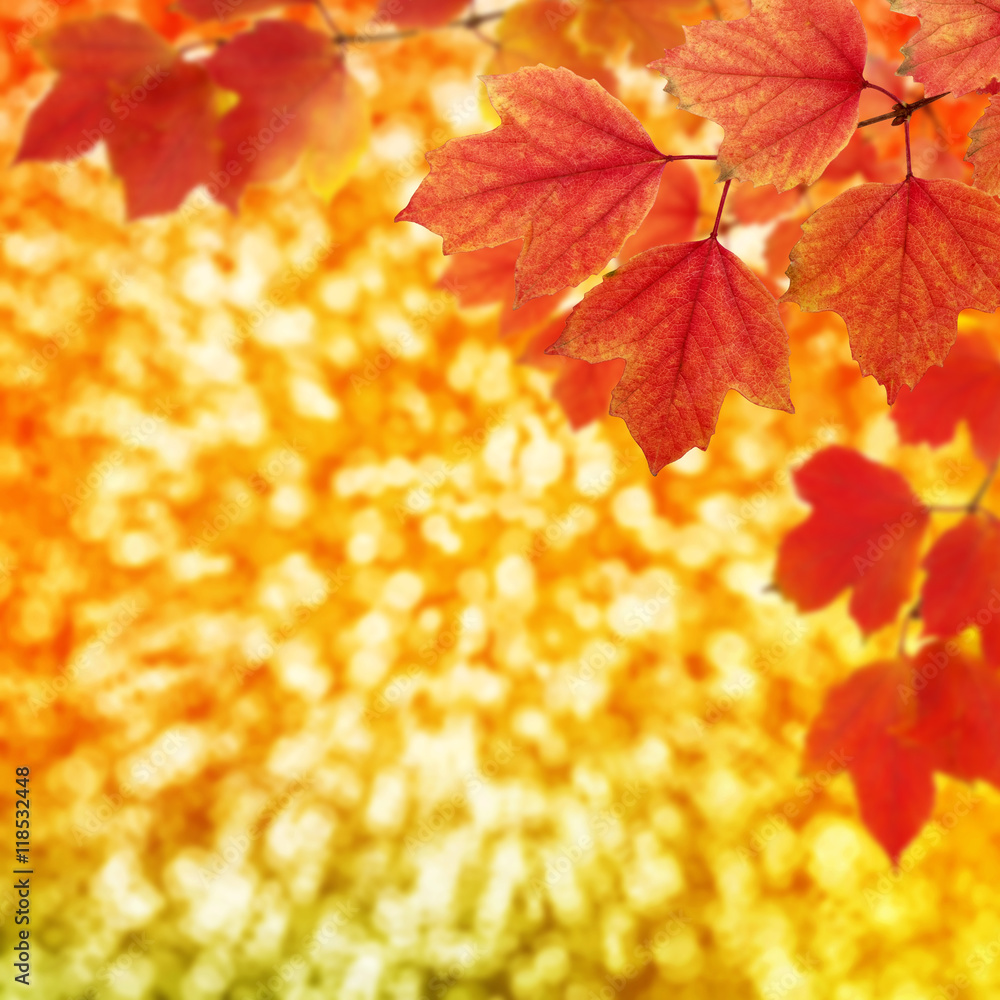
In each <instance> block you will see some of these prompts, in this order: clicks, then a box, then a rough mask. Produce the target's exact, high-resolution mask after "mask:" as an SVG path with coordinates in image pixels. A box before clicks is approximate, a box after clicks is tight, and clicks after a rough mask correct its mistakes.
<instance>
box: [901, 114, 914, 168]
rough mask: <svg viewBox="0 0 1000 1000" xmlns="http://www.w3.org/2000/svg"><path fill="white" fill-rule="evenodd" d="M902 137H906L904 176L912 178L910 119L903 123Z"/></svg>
mask: <svg viewBox="0 0 1000 1000" xmlns="http://www.w3.org/2000/svg"><path fill="white" fill-rule="evenodd" d="M903 135H905V136H906V176H907V177H912V176H913V164H912V163H911V162H910V119H909V118H907V119H906V121H905V122H903Z"/></svg>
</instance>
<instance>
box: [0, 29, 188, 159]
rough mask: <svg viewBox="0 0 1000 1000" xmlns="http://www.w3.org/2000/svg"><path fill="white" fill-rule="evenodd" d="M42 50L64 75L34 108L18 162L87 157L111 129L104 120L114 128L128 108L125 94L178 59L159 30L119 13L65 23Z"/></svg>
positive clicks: (50, 63) (46, 40) (54, 67)
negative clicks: (123, 98)
mask: <svg viewBox="0 0 1000 1000" xmlns="http://www.w3.org/2000/svg"><path fill="white" fill-rule="evenodd" d="M40 50H41V52H42V55H43V57H44V58H45V60H46V62H47V63H48V64H49V65H50V66H51V67H52V68H53V69H54V70H57V71H58V72H59V74H60V76H59V78H58V79H57V80H56V82H55V85H54V86H53V87H52V89H51V90H50V91H49V92H48V93H47V94H46V95H45V97H44V98H43V100H42V102H41V104H39V105H38V107H36V108H35V109H34V111H33V112H32V113H31V117H30V118H29V119H28V124H27V127H26V128H25V130H24V136H23V138H22V139H21V146H20V149H19V150H18V152H17V157H16V159H15V161H14V162H15V163H18V162H21V161H22V160H69V159H73V158H74V157H76V156H82V155H83V154H84V153H86V152H88V151H89V150H90V149H92V148H93V147H94V146H95V145H96V144H97V143H98V142H100V141H101V139H103V138H104V136H105V135H106V134H107V132H106V131H105V129H104V128H102V127H101V126H102V123H104V124H105V125H106V126H107V127H108V128H111V127H114V126H115V125H116V123H118V122H120V121H121V118H122V114H123V113H127V111H128V108H127V106H126V105H125V104H124V103H123V102H122V101H121V97H120V95H124V94H127V93H128V91H129V90H131V88H132V86H133V85H134V84H133V81H135V80H136V78H139V80H140V81H141V78H142V76H143V75H144V74H147V73H148V71H149V68H150V67H151V66H153V67H155V66H157V65H159V66H164V65H170V64H171V63H172V62H173V52H172V50H171V48H170V46H169V45H167V43H166V42H165V41H164V40H163V39H162V38H160V36H159V35H157V34H155V33H154V32H152V31H150V29H149V28H147V27H146V26H145V25H142V24H138V23H136V22H134V21H125V20H123V19H122V18H120V17H116V16H114V15H109V16H107V17H100V18H95V19H94V20H91V21H75V22H71V23H70V24H67V25H64V26H62V27H60V28H58V29H56V31H54V32H53V33H52V34H51V35H50V36H48V38H46V39H45V40H44V41H43V42H42V44H41V45H40ZM150 82H152V80H150ZM114 101H118V103H117V104H115V105H114V107H113V108H112V102H114Z"/></svg>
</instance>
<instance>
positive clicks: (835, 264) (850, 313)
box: [782, 177, 1000, 403]
mask: <svg viewBox="0 0 1000 1000" xmlns="http://www.w3.org/2000/svg"><path fill="white" fill-rule="evenodd" d="M802 228H803V236H802V239H801V240H800V241H799V242H798V244H796V246H795V247H794V249H793V250H792V255H791V264H790V265H789V268H788V277H789V279H790V284H789V287H788V291H787V292H785V294H784V296H783V297H782V301H783V302H795V303H796V304H797V305H798V306H799V307H800V308H801V309H803V310H805V311H807V312H821V311H823V310H827V309H829V310H833V311H834V312H838V313H840V315H841V316H842V317H843V318H844V321H845V322H846V323H847V329H848V332H849V335H850V341H851V352H852V354H853V356H854V359H855V360H856V361H857V362H858V364H859V365H860V367H861V372H862V374H864V375H874V376H875V378H876V379H877V380H878V381H879V383H881V384H882V385H884V386H885V388H886V395H887V397H888V401H889V403H893V402H894V401H895V399H896V397H897V395H898V394H899V391H900V389H901V388H902V387H903V386H904V385H908V386H910V387H911V388H912V387H913V386H914V385H916V383H917V381H918V380H919V379H920V377H921V376H922V375H923V374H924V372H926V371H927V369H928V368H930V367H931V365H939V364H941V362H942V361H943V360H944V358H945V356H946V355H947V353H948V349H949V347H951V344H952V343H953V341H954V339H955V335H956V330H957V326H956V324H957V319H958V314H959V313H960V312H961V311H962V310H963V309H970V308H971V309H980V310H983V311H985V312H993V310H995V309H996V308H997V306H1000V210H998V208H997V205H996V203H995V202H994V200H993V199H992V198H990V197H989V196H988V195H985V194H983V193H982V192H981V191H976V190H974V189H972V188H970V187H968V186H967V185H965V184H962V183H960V182H958V181H951V180H932V181H924V180H920V179H918V178H916V177H907V178H906V179H905V180H904V181H903V182H901V183H899V184H862V185H861V186H859V187H855V188H851V189H850V190H848V191H845V192H844V193H843V194H841V195H840V196H838V197H837V198H834V199H833V201H831V202H828V203H827V204H826V205H824V206H823V207H822V208H821V209H819V211H817V212H815V213H814V214H813V215H812V216H810V218H809V219H807V220H806V222H805V224H804V225H803V227H802Z"/></svg>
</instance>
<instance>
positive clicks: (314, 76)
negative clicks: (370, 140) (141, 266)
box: [17, 0, 368, 219]
mask: <svg viewBox="0 0 1000 1000" xmlns="http://www.w3.org/2000/svg"><path fill="white" fill-rule="evenodd" d="M248 2H250V0H243V5H245V4H246V3H248ZM243 5H241V8H240V9H241V12H243ZM194 6H195V7H196V8H199V7H201V6H203V5H202V4H195V5H194ZM258 6H260V4H258ZM39 44H40V48H41V51H42V54H43V55H44V57H45V59H46V61H47V62H48V63H49V65H50V66H51V67H52V68H53V69H55V70H57V71H58V72H59V77H58V78H57V80H56V81H55V84H54V85H53V87H52V89H51V90H50V91H49V92H48V94H47V95H46V96H45V98H44V100H43V101H42V103H41V104H40V105H39V106H38V107H37V108H36V109H35V110H34V112H33V113H32V115H31V118H30V119H29V121H28V125H27V128H26V129H25V133H24V137H23V140H22V142H21V147H20V149H19V151H18V154H17V160H18V161H21V160H52V161H65V160H68V159H73V158H74V157H75V156H80V155H82V154H84V153H86V152H87V151H88V150H89V149H91V148H92V147H93V146H94V145H96V144H97V143H98V142H99V141H101V140H103V141H104V142H105V143H106V144H107V148H108V155H109V158H110V160H111V165H112V168H113V169H114V171H115V173H116V174H118V175H119V176H120V177H121V178H122V180H123V182H124V186H125V196H126V203H127V209H128V216H129V218H133V219H134V218H139V217H141V216H146V215H153V214H157V213H162V212H169V211H172V210H174V209H176V208H177V207H178V206H179V205H180V204H181V203H182V202H183V201H184V199H185V198H186V197H187V196H188V194H189V193H190V192H191V191H192V190H193V189H194V188H196V187H199V186H205V187H206V188H207V189H208V190H209V191H210V192H211V193H212V195H213V197H215V198H216V199H217V200H219V201H221V202H223V203H224V204H226V205H228V206H229V207H230V208H231V209H233V211H235V210H236V208H237V206H238V204H239V200H240V197H241V195H242V193H243V191H244V190H245V188H246V187H247V185H248V184H251V183H261V182H266V181H271V180H274V179H276V178H277V177H279V176H280V175H281V174H283V173H284V172H285V171H287V170H288V169H289V167H290V166H291V165H292V164H293V163H294V162H295V161H296V160H297V159H299V157H300V156H304V157H305V158H306V163H305V171H306V178H307V180H308V182H309V183H310V185H311V186H312V187H313V188H314V189H315V190H316V191H317V192H318V193H320V194H327V193H330V192H332V191H333V190H335V189H336V188H337V187H338V186H339V185H340V184H341V183H342V181H343V179H344V177H345V176H346V175H347V174H348V173H349V172H350V170H351V169H353V166H354V164H355V162H356V160H357V156H358V155H359V154H360V149H361V146H362V144H363V141H364V134H365V131H366V130H367V127H368V125H367V119H366V117H365V116H364V114H363V109H362V96H361V91H360V88H359V86H358V84H357V83H356V82H355V81H354V80H353V79H352V78H351V77H350V76H349V75H348V74H347V72H346V71H345V69H344V63H343V58H342V56H341V54H340V52H339V51H338V50H337V48H336V47H335V46H333V45H332V44H331V41H330V36H329V35H327V34H323V33H321V32H317V31H313V30H312V29H310V28H307V27H305V26H304V25H302V24H299V23H297V22H294V21H288V20H280V21H279V20H263V21H259V22H257V23H256V24H255V25H254V26H253V28H252V29H251V30H249V31H245V32H240V33H238V34H236V35H235V36H233V37H232V38H230V39H229V40H228V41H227V42H226V44H225V45H220V46H219V47H217V48H214V47H213V48H212V51H211V52H210V53H209V54H208V55H207V56H206V57H204V58H200V59H192V58H187V57H186V54H185V53H184V52H182V51H181V50H180V49H178V48H175V47H173V46H171V45H169V44H168V43H167V42H166V41H165V40H164V39H163V38H162V37H161V36H160V35H159V34H157V33H156V32H154V31H153V30H152V29H151V28H149V27H147V26H146V25H144V24H142V23H140V22H138V21H130V20H125V19H123V18H120V17H117V16H115V15H107V16H103V17H98V18H94V19H89V20H81V21H71V22H68V23H67V24H65V25H62V26H61V27H59V28H58V29H57V30H56V31H54V32H52V33H51V34H50V35H48V36H47V37H46V38H44V39H43V40H42V41H41V42H40V43H39ZM233 97H235V98H236V99H235V101H234V100H233ZM226 104H229V105H230V107H229V108H228V110H222V109H223V108H224V107H225V105H226ZM331 121H334V122H337V123H338V126H339V127H338V128H337V129H335V130H334V129H331V128H330V127H329V125H330V122H331Z"/></svg>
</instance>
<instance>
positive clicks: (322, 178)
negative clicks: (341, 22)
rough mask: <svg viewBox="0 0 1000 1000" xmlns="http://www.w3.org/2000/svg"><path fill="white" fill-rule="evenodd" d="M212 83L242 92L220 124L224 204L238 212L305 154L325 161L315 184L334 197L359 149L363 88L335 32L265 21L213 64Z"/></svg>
mask: <svg viewBox="0 0 1000 1000" xmlns="http://www.w3.org/2000/svg"><path fill="white" fill-rule="evenodd" d="M206 68H207V70H208V72H209V75H210V76H211V77H212V79H213V80H214V81H215V82H216V83H217V84H218V85H219V86H220V87H224V88H226V89H227V90H233V91H235V92H236V93H237V94H239V97H240V100H239V103H238V104H237V105H236V107H234V108H233V109H232V110H231V111H229V112H228V113H227V114H226V115H225V116H224V117H223V118H222V120H221V121H220V122H219V137H220V139H221V143H222V151H221V155H220V164H221V169H222V171H223V172H224V174H225V176H226V178H227V180H226V183H225V185H224V186H222V190H221V192H220V193H219V195H218V197H219V199H220V200H221V201H222V202H224V203H225V204H226V205H228V206H229V207H230V208H231V209H232V210H233V211H235V210H236V208H237V206H238V205H239V200H240V196H241V195H242V193H243V191H244V189H245V188H246V186H247V185H248V184H251V183H260V182H264V181H270V180H275V179H276V178H278V177H280V176H281V175H282V174H284V173H285V172H286V171H287V170H288V169H289V168H291V167H292V165H293V164H294V163H295V162H296V161H297V160H298V158H299V157H300V156H301V155H302V154H303V153H308V155H309V156H310V157H317V158H318V159H319V160H320V162H319V163H315V164H313V165H311V166H313V167H314V168H315V172H316V173H317V175H319V176H318V177H317V181H316V183H315V184H314V186H315V187H317V189H319V190H320V192H321V193H324V190H325V192H326V193H329V192H331V191H332V189H333V188H335V187H336V186H337V184H338V183H339V178H340V174H341V173H342V170H343V166H344V165H343V164H342V163H340V162H338V153H337V150H338V149H342V150H344V152H345V155H350V151H351V150H352V148H353V146H354V144H355V135H354V133H355V131H356V128H357V123H356V121H355V120H354V119H355V118H356V117H357V113H358V106H359V105H358V102H359V98H358V94H357V84H355V83H354V81H353V80H351V79H350V78H349V77H348V75H347V73H346V71H345V69H344V61H343V58H342V56H341V53H340V52H339V50H338V48H337V46H336V45H335V44H334V41H333V39H331V38H330V36H329V35H325V34H321V33H319V32H317V31H311V30H309V29H308V28H306V27H303V25H301V24H298V23H296V22H294V21H258V22H257V24H256V25H255V26H254V29H253V30H252V31H249V32H245V33H243V34H240V35H237V36H236V37H235V38H234V39H233V40H232V41H231V42H229V43H227V44H226V45H224V46H222V48H220V49H219V50H218V51H217V52H215V53H214V54H213V55H212V57H211V58H210V59H209V60H208V61H207V63H206Z"/></svg>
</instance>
